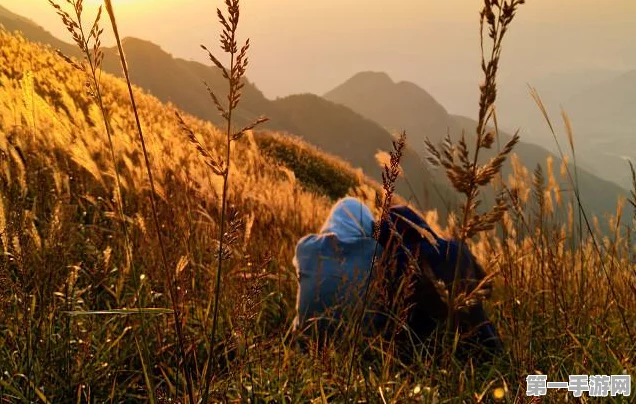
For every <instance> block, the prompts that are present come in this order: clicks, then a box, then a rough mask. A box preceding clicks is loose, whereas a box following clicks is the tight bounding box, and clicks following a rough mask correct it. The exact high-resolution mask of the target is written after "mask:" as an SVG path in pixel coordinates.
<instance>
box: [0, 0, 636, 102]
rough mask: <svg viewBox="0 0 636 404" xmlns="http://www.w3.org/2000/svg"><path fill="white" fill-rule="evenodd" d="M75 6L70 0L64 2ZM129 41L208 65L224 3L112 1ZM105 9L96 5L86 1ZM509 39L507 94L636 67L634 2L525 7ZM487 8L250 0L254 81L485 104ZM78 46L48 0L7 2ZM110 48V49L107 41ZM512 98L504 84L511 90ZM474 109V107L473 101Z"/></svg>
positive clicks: (565, 0)
mask: <svg viewBox="0 0 636 404" xmlns="http://www.w3.org/2000/svg"><path fill="white" fill-rule="evenodd" d="M58 2H60V3H65V0H58ZM114 2H115V7H116V10H115V11H116V13H117V14H118V16H119V17H120V30H121V32H122V34H123V35H124V36H135V37H139V38H143V39H147V40H150V41H152V42H155V43H157V44H159V45H161V46H162V47H163V48H164V49H165V50H167V51H168V52H170V53H172V54H173V55H174V56H177V57H182V58H186V59H196V60H200V61H205V59H204V54H203V53H202V51H201V50H200V48H199V44H201V43H204V44H207V45H210V46H214V45H216V44H217V43H218V32H219V24H218V23H217V21H216V16H215V9H216V7H219V6H222V5H223V1H221V0H114ZM85 3H91V4H97V3H99V1H98V0H85ZM526 3H527V4H525V5H523V6H522V7H521V9H520V10H519V12H518V15H517V21H515V22H514V23H513V26H512V29H511V31H510V32H509V35H508V37H507V39H506V42H505V49H504V53H503V60H502V71H501V74H502V76H501V79H502V86H511V87H512V86H520V85H525V83H526V82H532V80H535V79H537V78H539V77H541V76H544V75H549V74H555V73H559V72H563V71H570V70H579V69H610V70H617V71H619V70H627V69H633V68H636V0H606V1H599V0H527V2H526ZM481 4H482V2H481V1H480V0H242V1H241V6H242V8H241V25H240V28H239V29H240V32H239V35H240V37H241V38H242V39H245V38H247V37H250V38H251V42H252V51H251V55H250V60H251V65H250V67H249V70H248V77H249V78H250V79H251V80H252V81H253V82H255V83H256V85H257V86H258V87H259V88H260V89H261V90H262V91H263V92H264V93H265V95H266V96H268V97H270V98H274V97H276V96H283V95H287V94H290V93H297V92H313V93H317V94H323V93H324V92H326V91H328V90H330V89H331V88H332V87H334V86H336V85H338V84H340V83H341V82H343V81H344V80H346V79H347V78H348V77H350V76H351V75H353V74H355V73H356V72H359V71H363V70H373V71H385V72H387V73H389V74H390V75H391V76H392V77H393V79H395V80H409V81H413V82H415V83H417V84H419V85H420V86H422V87H424V88H425V89H427V90H428V91H430V92H431V93H432V94H433V96H435V97H436V98H437V99H438V100H439V101H440V102H441V103H442V104H443V105H444V106H446V107H447V109H449V110H451V112H461V113H467V114H468V112H467V111H464V109H466V105H467V104H468V105H470V104H471V103H472V102H473V101H476V99H477V84H478V82H479V80H480V77H481V76H480V71H479V42H478V28H479V20H478V12H479V9H480V6H481ZM0 5H2V6H4V7H7V8H9V9H10V10H12V11H14V12H16V13H18V14H21V15H23V16H26V17H29V18H31V19H32V20H34V21H35V22H37V23H38V24H40V25H42V26H43V27H44V28H46V29H47V30H49V31H51V32H52V33H53V34H54V35H56V36H58V37H60V38H62V39H65V40H67V41H68V40H69V37H68V33H67V32H66V31H65V30H64V28H63V27H62V24H61V22H60V21H59V20H58V19H57V18H56V16H55V14H54V12H53V10H52V8H51V6H50V5H49V4H48V1H47V0H0ZM108 42H109V41H106V43H107V44H109V43H108ZM504 90H505V88H504ZM466 98H470V100H469V102H467V101H466ZM475 105H476V103H475Z"/></svg>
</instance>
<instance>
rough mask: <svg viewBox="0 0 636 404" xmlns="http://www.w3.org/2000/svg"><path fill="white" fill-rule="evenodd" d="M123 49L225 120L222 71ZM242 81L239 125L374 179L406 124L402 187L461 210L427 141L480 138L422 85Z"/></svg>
mask: <svg viewBox="0 0 636 404" xmlns="http://www.w3.org/2000/svg"><path fill="white" fill-rule="evenodd" d="M0 24H2V25H3V26H4V27H5V28H6V29H7V30H10V31H13V30H19V31H21V32H22V34H23V35H24V36H25V38H27V39H28V40H31V41H36V42H40V43H43V44H46V45H49V46H51V47H53V48H56V49H60V50H61V52H63V53H64V54H66V55H68V56H76V57H79V56H80V55H79V51H78V50H77V49H76V48H75V47H74V46H73V45H70V44H68V43H66V42H64V41H61V40H59V39H57V38H55V37H54V36H52V35H51V34H49V33H48V32H47V31H46V30H44V29H43V28H41V27H39V26H38V25H37V24H35V23H33V22H31V21H29V20H28V19H26V18H23V17H20V16H17V15H15V14H13V13H11V12H10V11H8V10H6V9H3V8H2V7H0ZM123 46H124V50H125V52H126V57H127V60H128V63H129V66H130V73H131V81H132V82H133V84H135V85H137V86H139V87H140V88H142V89H144V91H146V92H148V93H150V94H152V95H154V96H156V97H157V98H158V99H160V100H161V101H164V102H168V103H172V104H174V105H175V106H177V107H179V108H180V109H183V110H184V111H186V112H189V113H191V114H193V115H195V116H197V117H199V118H202V119H205V120H208V121H210V122H212V123H213V124H215V125H219V124H221V123H222V118H221V117H220V116H219V114H218V112H217V111H216V109H215V108H214V106H213V104H212V102H211V100H210V98H209V96H208V94H207V92H206V89H205V86H204V84H203V83H204V82H205V83H206V84H207V85H208V86H209V87H210V88H211V89H212V90H213V91H214V92H215V93H217V95H218V97H219V99H224V98H225V95H226V93H227V90H226V86H227V84H226V82H225V81H224V79H223V77H222V75H221V74H220V72H219V71H218V69H216V68H215V67H211V66H207V65H205V64H202V63H198V62H194V61H187V60H183V59H179V58H174V57H173V56H172V55H170V54H168V53H167V52H165V51H163V50H162V49H161V48H160V47H159V46H158V45H156V44H153V43H150V42H148V41H144V40H141V39H136V38H126V39H125V40H124V43H123ZM104 52H105V58H104V64H103V68H104V70H105V71H106V72H109V73H112V74H114V75H117V76H120V77H121V75H122V73H121V67H120V65H119V61H118V57H117V52H116V49H114V48H105V49H104ZM244 84H245V86H244V88H243V90H242V93H243V95H242V100H241V104H240V106H239V109H238V111H237V114H236V118H237V122H236V124H237V125H242V124H245V123H248V122H250V121H251V120H253V119H254V118H256V117H258V116H260V115H266V116H267V117H269V118H270V120H269V122H267V124H266V125H265V128H266V129H270V130H276V131H280V132H285V133H288V134H290V135H295V136H298V137H300V138H301V139H303V140H305V141H307V142H308V143H310V144H312V145H315V146H317V147H318V148H320V149H322V150H323V151H325V152H327V153H330V154H332V155H335V156H338V157H340V158H342V159H343V160H345V161H346V162H348V163H350V164H351V165H353V166H354V167H359V168H361V169H362V170H363V171H364V172H365V173H366V174H367V175H369V176H370V177H371V178H373V179H375V180H381V178H382V169H381V167H380V165H379V164H378V162H377V159H376V154H377V153H378V151H380V150H384V151H388V150H390V148H391V145H392V141H393V140H394V136H393V134H392V133H394V132H396V131H401V130H405V131H406V132H407V139H408V141H409V146H408V148H407V150H406V151H405V154H404V157H403V159H402V168H403V170H404V173H405V177H406V179H407V180H408V181H404V180H402V181H400V182H399V183H398V186H397V190H398V192H399V193H400V194H401V195H402V196H403V197H405V198H407V199H412V200H415V201H416V202H417V203H418V204H419V205H420V206H421V207H423V208H426V209H428V208H437V209H438V211H439V213H440V217H441V218H444V217H446V214H447V213H448V212H450V210H452V209H453V208H455V207H456V205H457V202H458V199H457V195H456V193H455V192H454V191H453V190H451V189H450V188H449V185H448V183H447V182H446V180H445V178H444V175H443V173H441V172H435V171H431V170H430V169H429V168H428V167H427V165H426V163H424V161H425V157H426V154H425V150H424V138H425V137H428V138H429V139H431V140H432V141H433V142H440V141H441V140H442V138H443V137H444V136H445V135H446V134H447V133H450V134H451V136H452V137H454V138H457V137H458V136H459V135H460V134H461V133H462V132H463V133H465V134H466V137H467V140H468V143H469V144H473V143H474V133H475V126H476V123H475V121H474V120H471V119H469V118H465V117H460V116H454V115H451V114H449V113H448V112H447V111H446V110H445V109H444V107H443V106H442V105H440V104H439V103H438V102H437V101H435V99H434V98H433V97H432V96H430V95H429V94H428V93H427V92H426V91H425V90H424V89H422V88H420V87H418V86H417V85H415V84H413V83H409V82H400V83H395V82H393V81H392V80H391V78H390V77H389V76H388V75H386V74H384V73H372V72H364V73H359V74H357V75H355V76H354V77H352V78H351V79H349V80H347V81H346V82H345V83H343V84H342V85H340V86H338V87H336V88H334V89H333V90H331V91H329V92H328V93H326V94H325V95H324V96H323V97H320V96H317V95H313V94H297V95H291V96H288V97H284V98H278V99H276V100H269V99H267V98H266V97H265V96H264V95H263V93H262V92H261V91H259V90H258V88H257V87H256V86H255V85H254V84H253V83H251V82H249V81H248V80H246V81H245V83H244ZM509 137H510V135H508V134H506V133H501V134H500V139H499V141H500V142H501V144H503V143H505V141H506V140H507V139H509ZM522 140H523V138H522ZM493 152H494V151H493ZM515 152H516V153H517V154H518V156H519V157H520V159H521V161H522V163H523V164H524V165H526V166H527V167H529V168H530V169H531V170H532V169H534V167H535V166H536V165H537V164H541V165H545V163H546V159H547V158H548V157H552V159H553V160H554V163H555V166H556V167H558V166H559V164H560V162H561V160H560V158H559V157H558V156H555V155H554V154H552V153H550V152H549V151H547V150H546V149H544V148H542V147H539V146H536V145H533V144H529V143H524V142H521V143H519V144H518V146H517V147H516V149H515ZM491 155H492V154H491ZM491 155H487V154H486V155H484V157H485V158H487V157H490V156H491ZM511 172H512V169H511V166H510V164H506V166H505V167H504V175H507V174H509V173H511ZM578 175H579V186H580V190H581V197H582V200H583V203H584V206H585V207H586V208H588V209H589V210H590V211H591V212H593V213H595V214H597V215H599V216H601V215H603V214H605V213H608V212H613V211H614V209H615V205H616V197H617V196H618V195H624V194H626V191H625V190H624V189H622V188H621V187H619V186H617V185H616V184H614V183H612V182H609V181H607V180H603V179H601V178H599V177H598V176H596V175H595V174H592V173H591V172H588V171H585V170H579V172H578ZM565 188H567V187H566V186H563V187H562V189H565ZM491 197H492V196H491Z"/></svg>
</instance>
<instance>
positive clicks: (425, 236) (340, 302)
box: [294, 197, 503, 358]
mask: <svg viewBox="0 0 636 404" xmlns="http://www.w3.org/2000/svg"><path fill="white" fill-rule="evenodd" d="M387 216H388V218H387V220H383V221H382V222H381V224H380V226H379V232H378V237H377V240H376V239H375V238H374V223H376V220H375V219H374V217H373V214H372V212H371V210H370V209H369V208H368V207H367V206H366V205H365V204H364V203H362V202H361V201H360V200H358V199H356V198H352V197H347V198H344V199H341V200H340V201H338V202H337V203H336V204H335V205H334V207H333V208H332V210H331V212H330V214H329V216H328V217H327V220H326V221H325V223H324V225H323V226H322V229H320V231H319V233H317V234H309V235H307V236H305V237H303V238H301V239H300V240H299V242H298V244H297V245H296V254H295V257H294V265H295V266H296V270H297V274H298V293H297V300H296V317H295V319H294V330H295V332H296V334H297V335H299V336H303V337H305V340H306V339H307V337H309V338H310V339H311V338H313V339H314V340H315V341H316V342H318V344H319V345H322V346H324V344H325V343H327V341H328V340H330V339H334V338H340V337H341V336H342V335H343V332H344V331H346V326H349V325H350V324H352V323H351V321H352V320H353V319H352V318H351V317H349V316H351V315H355V313H360V311H356V308H358V309H360V308H361V307H365V308H366V309H367V310H366V311H365V313H364V316H363V317H362V322H361V324H360V331H361V332H362V333H363V334H364V335H366V336H376V335H382V336H383V337H385V338H388V339H390V338H394V340H395V341H397V342H398V343H399V344H402V345H411V346H412V347H415V346H417V345H421V343H423V342H425V341H427V340H428V339H429V337H430V336H431V334H432V333H433V332H434V331H435V330H436V329H437V327H438V325H439V324H440V323H441V322H444V321H445V320H446V319H447V318H449V310H448V305H447V303H446V302H447V301H448V297H449V296H450V295H451V293H452V289H453V285H456V287H458V288H457V289H456V290H457V292H464V293H465V294H466V295H470V292H474V291H476V290H478V291H481V292H480V293H481V294H482V296H486V295H488V294H489V291H490V290H489V288H486V287H484V285H480V282H481V281H482V280H483V279H484V278H485V271H484V270H483V268H482V267H481V266H480V265H479V264H478V263H477V261H476V259H475V257H474V256H473V255H472V253H471V252H470V250H469V249H468V247H467V246H466V245H465V244H462V243H459V242H458V241H455V240H446V239H443V238H441V237H439V236H437V235H436V234H435V233H434V232H433V230H432V229H431V228H430V227H429V226H428V224H427V223H426V221H425V220H424V218H422V216H421V215H419V214H418V213H417V212H416V211H414V210H413V209H411V208H410V207H408V206H403V205H400V206H393V207H391V208H390V210H389V212H388V215H387ZM372 265H373V267H374V270H373V271H371V268H372ZM457 269H459V271H457ZM456 273H457V275H458V276H457V279H455V274H456ZM370 276H371V278H369V277H370ZM368 282H370V283H369V285H367V283H368ZM371 285H373V286H371ZM377 285H380V289H377V288H376V287H375V286H377ZM478 285H479V288H478ZM367 286H369V287H371V288H370V289H369V290H368V291H367ZM457 292H456V293H457ZM477 294H479V293H477ZM473 300H474V301H473V302H472V304H469V305H468V307H467V308H466V309H465V310H461V311H459V312H458V315H457V316H456V317H454V318H456V319H457V320H456V325H457V326H458V329H459V331H460V334H462V335H463V336H464V338H463V340H465V343H464V344H463V346H465V347H468V346H471V347H473V348H474V347H477V348H479V351H480V352H485V353H488V354H491V355H493V354H499V353H501V352H502V350H503V346H502V343H501V340H500V338H499V335H498V332H497V330H496V328H495V327H494V325H493V324H492V323H491V322H490V321H489V320H488V317H487V316H486V313H485V310H484V308H483V306H482V304H481V302H480V301H479V299H473ZM399 307H401V308H402V310H400V309H399ZM398 311H400V312H401V315H398V314H396V312H398ZM396 317H400V318H402V319H403V321H401V322H400V321H393V319H395V318H396ZM357 318H358V319H359V318H360V317H359V314H358V317H357ZM400 324H402V325H404V324H405V325H406V327H404V326H402V325H400ZM402 348H404V347H402ZM409 352H412V351H409ZM459 352H460V355H462V356H463V357H464V358H466V357H467V356H468V355H473V353H474V352H475V351H474V350H473V351H469V350H467V349H461V350H460V351H459ZM468 352H471V353H470V354H469V353H468ZM473 356H474V355H473Z"/></svg>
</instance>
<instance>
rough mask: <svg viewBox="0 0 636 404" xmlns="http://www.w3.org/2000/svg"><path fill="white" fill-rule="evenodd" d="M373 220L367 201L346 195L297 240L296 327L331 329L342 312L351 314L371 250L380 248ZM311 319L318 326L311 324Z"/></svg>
mask: <svg viewBox="0 0 636 404" xmlns="http://www.w3.org/2000/svg"><path fill="white" fill-rule="evenodd" d="M373 223H374V220H373V214H372V213H371V211H370V210H369V208H368V207H367V206H365V205H364V204H363V203H361V202H360V201H359V200H358V199H355V198H344V199H342V200H340V201H339V202H338V203H337V204H336V205H335V206H334V208H333V209H332V211H331V213H330V215H329V217H328V218H327V220H326V222H325V224H324V225H323V227H322V229H321V230H320V232H319V233H318V234H310V235H307V236H305V237H303V238H302V239H300V241H299V242H298V244H297V246H296V255H295V257H294V264H295V266H296V269H297V272H298V295H297V310H298V313H297V316H296V319H295V321H294V328H295V329H296V330H298V331H301V332H304V333H312V332H314V331H316V330H317V331H318V332H320V334H321V336H322V335H324V334H325V333H328V334H333V333H334V332H335V330H336V329H337V328H338V327H339V326H341V325H342V324H341V321H342V320H343V317H344V315H345V314H346V313H345V312H349V313H350V312H351V309H352V308H353V306H354V305H355V304H356V303H357V302H359V301H360V297H361V296H362V294H363V293H364V287H365V283H366V280H367V277H368V276H369V274H370V268H371V265H372V262H373V261H374V254H375V255H376V256H380V254H381V253H382V247H381V246H379V245H378V243H377V242H376V240H375V239H374V238H373ZM314 323H315V325H316V326H317V329H316V328H313V329H312V327H311V325H312V324H314Z"/></svg>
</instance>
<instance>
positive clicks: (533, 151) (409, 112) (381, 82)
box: [325, 72, 628, 217]
mask: <svg viewBox="0 0 636 404" xmlns="http://www.w3.org/2000/svg"><path fill="white" fill-rule="evenodd" d="M385 94H386V96H384V95H385ZM325 98H327V99H329V100H331V101H334V102H338V103H340V104H343V105H346V106H347V107H349V108H351V109H353V110H354V111H357V112H358V113H360V114H362V115H363V116H365V117H367V118H368V119H371V120H374V121H376V122H378V123H379V124H380V125H382V126H383V127H385V128H387V129H389V130H392V129H395V128H396V127H398V125H402V126H401V127H403V128H405V129H406V131H407V133H410V135H411V136H410V138H409V143H410V145H411V147H413V149H414V150H415V151H417V152H418V153H420V155H421V156H422V157H425V156H426V155H427V151H426V148H425V145H424V139H425V138H426V137H428V138H429V139H430V140H431V141H432V142H434V143H438V142H441V141H442V140H443V138H444V137H445V136H446V134H447V133H448V134H450V136H451V138H455V139H457V138H459V137H460V136H461V135H462V133H463V134H465V136H466V141H467V143H468V146H469V149H470V150H472V149H473V148H474V144H475V128H476V127H477V122H476V121H474V120H472V119H469V118H465V117H461V116H454V115H449V114H448V113H447V112H446V110H445V109H444V108H443V107H442V106H441V105H439V104H438V103H437V102H435V100H434V99H433V98H432V97H431V96H430V95H429V94H428V93H427V92H426V91H424V90H423V89H421V88H419V87H418V86H416V85H415V84H413V83H407V82H400V83H394V82H393V81H392V80H391V79H390V78H389V76H388V75H386V74H384V73H371V72H367V73H359V74H357V75H355V76H354V77H352V78H351V79H349V80H347V81H346V82H345V83H343V84H341V85H340V86H338V87H336V88H335V89H334V90H332V91H330V92H328V93H327V94H325ZM510 138H511V136H510V135H509V134H507V133H505V132H503V131H500V132H499V144H500V145H503V144H505V143H506V142H507V141H508V140H510ZM522 140H523V138H522ZM563 146H564V147H565V145H563ZM496 150H497V148H496V147H495V148H494V149H493V150H490V151H489V150H485V151H484V153H483V154H482V156H481V157H482V158H481V159H480V160H481V161H485V159H487V158H490V157H493V156H494V154H495V152H496ZM514 152H515V154H517V156H518V157H519V160H520V163H521V164H522V165H523V166H526V167H529V168H530V169H534V168H535V167H536V166H537V165H541V166H542V167H543V169H544V170H546V164H547V160H548V159H551V160H552V162H551V164H552V165H553V167H555V168H556V169H559V168H560V167H561V166H562V163H563V161H562V159H561V158H560V157H558V156H556V155H554V154H553V153H550V152H548V151H547V150H545V149H544V148H542V147H540V146H536V145H534V144H529V143H524V142H523V141H522V142H520V143H519V144H517V146H516V147H515V150H514ZM570 161H571V160H570ZM570 170H571V172H572V176H574V169H573V167H572V166H570ZM627 171H628V170H627V167H625V172H626V173H627ZM512 173H513V167H512V166H511V164H510V162H507V163H506V164H504V166H503V175H504V177H506V176H508V175H510V174H512ZM578 176H579V186H580V195H581V199H582V200H583V201H584V206H585V208H586V209H587V210H588V211H589V212H591V213H594V214H596V215H598V216H601V217H602V216H603V215H606V214H608V213H611V212H613V211H614V209H615V207H616V199H617V198H618V197H619V196H626V195H627V191H626V190H624V189H622V188H620V187H619V186H617V185H615V184H614V183H611V182H609V181H606V180H603V179H601V178H599V177H597V176H596V175H594V174H591V173H590V172H588V171H586V170H584V169H581V168H579V170H578ZM556 178H557V179H556V181H557V183H558V185H559V188H560V190H561V192H563V195H562V198H564V199H567V198H572V197H573V195H572V193H571V192H570V190H571V187H569V186H568V185H567V184H568V177H567V176H564V175H561V177H560V178H559V177H558V176H557V177H556Z"/></svg>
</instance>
